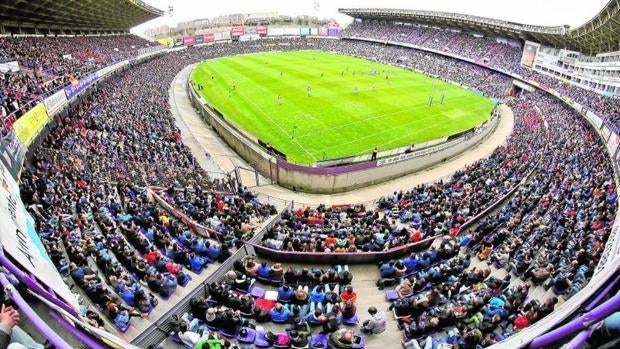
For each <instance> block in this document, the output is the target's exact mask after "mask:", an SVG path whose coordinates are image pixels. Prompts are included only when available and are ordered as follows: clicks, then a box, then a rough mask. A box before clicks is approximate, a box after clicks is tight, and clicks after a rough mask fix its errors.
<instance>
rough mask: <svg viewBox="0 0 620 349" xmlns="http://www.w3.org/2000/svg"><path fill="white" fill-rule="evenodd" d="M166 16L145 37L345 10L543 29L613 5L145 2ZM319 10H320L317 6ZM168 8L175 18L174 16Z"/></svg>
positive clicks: (527, 0) (543, 0) (538, 1)
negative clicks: (426, 14) (243, 18)
mask: <svg viewBox="0 0 620 349" xmlns="http://www.w3.org/2000/svg"><path fill="white" fill-rule="evenodd" d="M143 1H145V2H146V3H148V4H150V5H152V6H155V7H157V8H159V9H162V10H164V11H166V16H164V17H160V18H157V19H154V20H152V21H150V22H147V23H145V24H142V25H140V26H138V27H135V28H134V29H133V30H132V31H134V32H142V31H144V30H145V29H147V28H152V27H156V26H159V25H162V24H167V25H171V26H173V25H175V24H176V23H178V22H182V21H187V20H191V19H197V18H212V17H214V16H218V15H225V14H229V13H254V12H277V13H278V14H280V15H302V14H307V15H312V16H316V17H319V18H335V19H337V20H338V21H339V22H341V23H344V22H347V21H348V20H350V19H349V18H348V17H347V16H343V15H341V14H339V13H338V8H344V7H381V8H406V9H416V10H436V11H448V12H459V13H466V14H473V15H478V16H484V17H494V18H500V19H504V20H509V21H513V22H519V23H525V24H538V25H562V24H568V25H570V26H571V27H576V26H578V25H580V24H582V23H584V22H586V21H587V20H589V19H590V18H592V17H593V16H594V15H596V14H597V13H598V11H600V9H601V8H603V6H604V5H605V4H606V3H607V2H608V0H518V1H514V0H510V1H508V0H226V1H209V0H143ZM317 5H318V6H317ZM168 6H172V7H173V14H172V16H170V15H169V14H168Z"/></svg>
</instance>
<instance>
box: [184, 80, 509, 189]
mask: <svg viewBox="0 0 620 349" xmlns="http://www.w3.org/2000/svg"><path fill="white" fill-rule="evenodd" d="M190 76H191V74H190ZM187 93H188V96H189V97H190V98H189V99H190V101H191V102H192V104H193V106H194V107H195V108H196V109H197V110H198V112H199V114H200V115H201V116H202V118H203V119H204V120H205V121H206V122H207V123H208V124H209V125H211V127H212V128H213V130H214V131H215V132H216V133H217V134H218V135H219V136H220V137H221V138H222V139H224V140H225V141H226V143H227V144H228V145H229V146H230V147H231V148H232V149H234V150H235V151H236V152H237V154H239V156H241V157H242V158H243V159H245V160H246V161H247V162H248V163H249V164H250V165H251V166H252V167H254V168H256V169H257V170H258V171H259V172H260V173H261V174H262V175H263V176H265V177H268V178H271V179H273V180H274V181H276V182H277V183H278V184H279V185H281V186H283V187H286V188H289V189H295V190H298V191H303V192H308V193H324V194H330V193H338V192H344V191H349V190H353V189H357V188H362V187H366V186H369V185H373V184H377V183H381V182H385V181H388V180H391V179H395V178H398V177H401V176H403V175H406V174H410V173H413V172H417V171H420V170H423V169H425V168H428V167H431V166H433V165H436V164H438V163H441V162H443V161H445V160H447V159H449V158H451V157H454V156H456V155H458V154H460V153H462V152H463V151H465V150H467V149H468V148H470V147H472V146H474V145H475V144H477V143H479V142H480V141H482V140H483V139H484V138H486V137H487V136H488V135H489V134H490V133H492V132H493V130H495V128H496V127H497V124H498V121H499V118H498V117H496V116H494V117H492V118H491V119H490V120H488V122H486V123H485V124H484V125H482V127H478V128H477V129H476V131H475V132H473V133H469V134H467V135H464V136H462V137H460V138H457V139H454V140H451V141H449V142H446V143H442V144H438V145H435V146H431V147H428V148H425V149H420V150H417V151H416V152H415V153H414V154H413V156H414V157H412V158H409V159H396V158H394V159H395V161H394V162H391V163H386V162H385V161H382V160H379V161H376V160H375V161H367V162H363V163H357V164H351V165H346V166H340V167H306V166H299V165H294V164H289V163H287V162H286V161H283V160H282V159H276V158H275V157H274V156H272V155H270V154H268V153H267V152H265V151H264V150H263V149H262V148H261V147H260V146H259V145H258V142H257V139H255V138H254V137H253V136H252V135H250V134H248V133H246V132H244V131H242V130H238V129H237V128H236V127H234V126H233V125H231V124H229V123H228V122H227V121H226V120H225V118H224V117H222V116H220V115H219V114H218V113H216V112H215V111H214V110H213V109H211V107H209V106H208V105H207V103H206V101H205V100H204V99H203V98H202V97H201V96H199V95H198V94H197V93H196V91H194V88H193V85H192V83H191V81H188V83H187Z"/></svg>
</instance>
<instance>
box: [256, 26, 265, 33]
mask: <svg viewBox="0 0 620 349" xmlns="http://www.w3.org/2000/svg"><path fill="white" fill-rule="evenodd" d="M256 34H258V35H260V36H267V26H266V25H261V26H258V27H256Z"/></svg>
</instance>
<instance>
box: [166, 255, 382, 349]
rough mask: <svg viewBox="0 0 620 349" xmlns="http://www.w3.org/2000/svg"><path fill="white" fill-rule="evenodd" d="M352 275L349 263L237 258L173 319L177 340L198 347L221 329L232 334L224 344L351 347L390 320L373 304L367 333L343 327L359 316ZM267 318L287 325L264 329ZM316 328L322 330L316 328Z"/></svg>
mask: <svg viewBox="0 0 620 349" xmlns="http://www.w3.org/2000/svg"><path fill="white" fill-rule="evenodd" d="M352 279H353V275H352V274H351V273H350V272H349V270H348V266H346V265H345V266H336V267H335V268H330V269H327V270H322V269H319V268H304V269H301V270H294V269H293V268H291V267H288V268H286V270H284V269H283V267H282V265H280V264H279V263H275V264H273V265H271V266H270V265H267V263H265V262H258V261H256V260H255V259H254V258H253V257H249V256H248V257H246V258H244V259H242V260H238V261H235V263H234V268H233V270H231V271H229V272H228V273H226V274H225V275H224V278H223V280H222V281H221V282H219V283H211V284H209V285H208V297H206V298H194V299H192V300H191V302H190V311H189V312H188V313H185V314H183V315H182V316H176V317H174V318H173V320H172V331H171V332H172V333H173V339H174V340H176V341H178V342H181V343H183V344H185V345H186V346H191V347H196V348H199V347H200V346H199V345H200V343H202V342H204V341H208V340H213V339H216V338H217V333H218V331H219V332H220V333H221V334H222V335H223V336H224V337H226V338H229V339H228V340H226V342H227V344H225V347H226V345H229V346H230V347H234V346H235V345H242V344H243V343H245V344H248V343H249V344H255V345H257V346H259V347H266V346H271V345H275V346H276V347H292V348H307V347H308V346H309V345H310V347H312V348H327V341H330V342H331V343H332V345H334V346H335V347H336V348H351V347H352V346H353V344H354V343H355V342H356V341H357V342H358V343H359V342H361V341H363V337H362V336H363V335H362V333H368V334H371V333H372V334H380V333H382V332H383V331H385V325H386V320H385V314H384V312H380V311H378V310H377V309H375V308H374V307H371V308H370V309H369V310H368V312H369V315H370V319H368V320H367V321H365V322H364V324H363V325H362V328H361V332H362V333H355V332H353V331H352V330H351V329H349V328H346V327H345V328H341V326H342V325H344V326H352V325H355V324H357V323H358V321H359V318H358V315H357V308H356V306H355V303H356V300H357V294H356V293H355V291H354V290H353V288H352V287H351V286H350V283H351V280H352ZM257 280H258V282H260V283H263V284H265V285H269V286H275V287H276V289H275V290H271V291H266V290H265V289H263V288H261V287H258V286H257V285H256V283H255V282H256V281H257ZM266 322H274V323H277V324H285V325H287V327H286V329H285V331H284V332H281V333H273V332H270V331H266V330H265V329H264V327H263V325H262V324H264V323H266ZM314 328H319V331H318V332H316V333H313V332H314ZM231 338H232V339H231ZM356 338H357V339H356ZM320 343H322V344H323V346H322V347H321V346H319V345H320Z"/></svg>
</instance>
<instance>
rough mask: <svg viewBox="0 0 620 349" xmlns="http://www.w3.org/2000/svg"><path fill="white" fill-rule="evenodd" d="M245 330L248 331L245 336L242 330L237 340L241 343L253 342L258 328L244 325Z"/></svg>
mask: <svg viewBox="0 0 620 349" xmlns="http://www.w3.org/2000/svg"><path fill="white" fill-rule="evenodd" d="M243 329H244V330H246V331H247V333H246V335H245V336H241V332H239V334H237V340H238V341H239V342H241V343H245V344H252V343H254V340H255V339H256V330H255V329H253V328H250V327H244V328H243Z"/></svg>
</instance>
